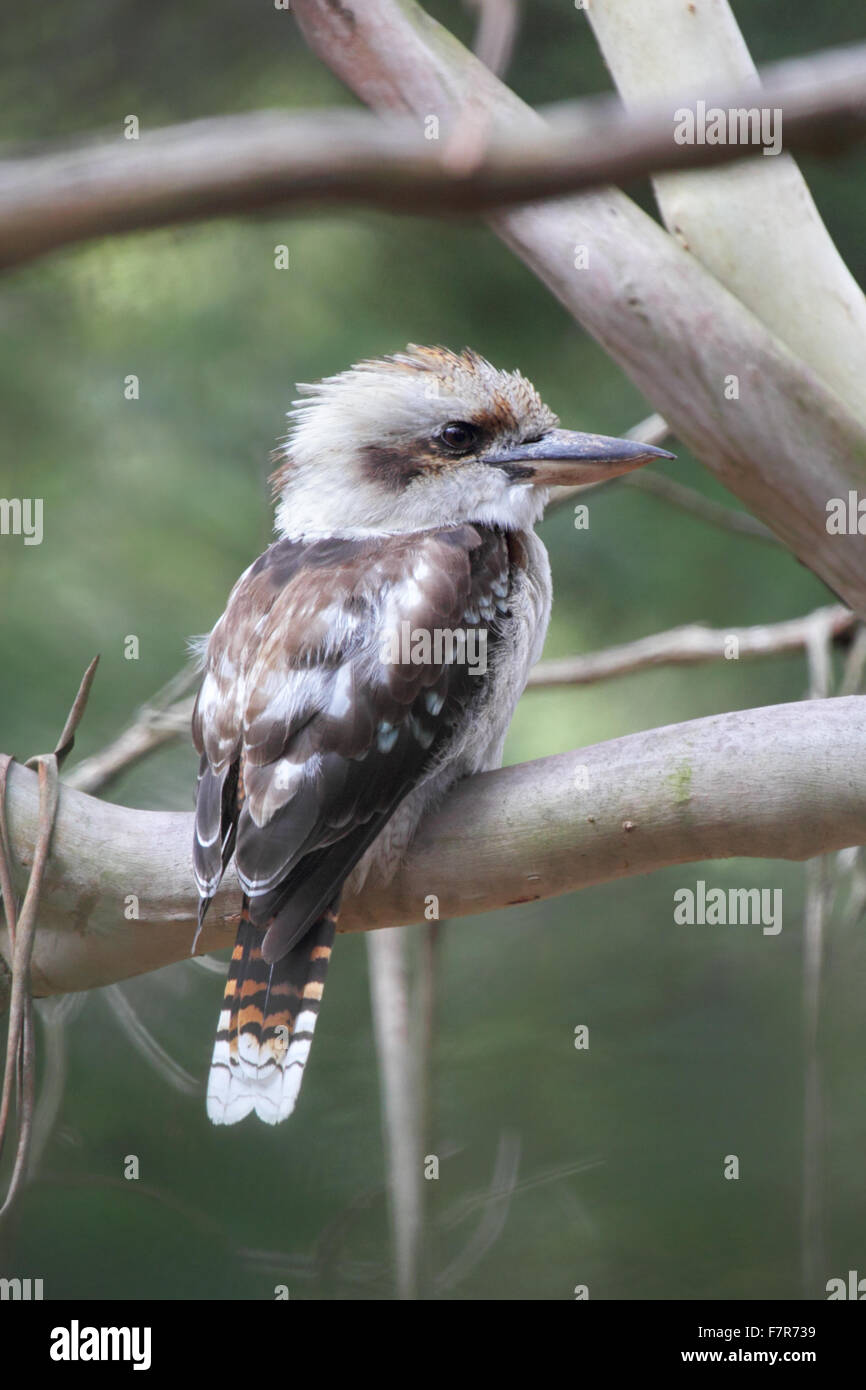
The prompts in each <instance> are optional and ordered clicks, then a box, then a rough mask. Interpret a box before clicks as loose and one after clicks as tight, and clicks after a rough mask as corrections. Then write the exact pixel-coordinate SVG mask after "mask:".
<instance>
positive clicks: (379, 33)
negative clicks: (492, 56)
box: [296, 0, 866, 616]
mask: <svg viewBox="0 0 866 1390" xmlns="http://www.w3.org/2000/svg"><path fill="white" fill-rule="evenodd" d="M296 13H297V16H298V20H299V22H300V24H301V26H302V28H303V30H304V33H305V35H306V36H307V38H308V40H309V41H310V42H311V44H312V45H313V47H314V48H315V49H316V51H317V52H318V53H319V54H320V55H321V56H322V57H323V58H324V60H325V61H326V62H327V63H329V64H330V66H331V67H332V68H333V69H334V70H335V71H336V72H337V73H338V75H339V76H341V77H342V78H343V79H344V80H345V81H346V82H347V83H348V84H349V86H350V87H352V88H353V90H354V91H356V92H357V93H358V95H359V96H361V97H362V98H363V99H364V100H365V101H367V102H368V103H369V104H370V105H372V106H374V107H375V108H376V109H386V110H397V111H405V110H406V109H407V108H408V109H409V110H412V111H414V112H415V113H416V114H417V115H420V116H423V115H425V114H427V113H430V112H433V113H436V114H438V115H439V117H440V119H441V120H442V121H443V122H444V121H451V122H456V121H458V120H459V119H460V117H461V113H464V112H465V111H466V110H467V106H468V105H469V106H470V109H471V110H474V111H475V112H482V113H486V114H487V115H488V116H489V119H490V120H491V121H493V122H495V125H496V127H497V128H500V127H505V128H508V129H511V130H514V129H527V128H528V129H531V128H533V126H535V125H536V124H537V122H538V119H539V118H538V116H537V114H536V113H535V112H533V111H531V110H530V108H528V107H527V106H525V105H524V104H523V103H522V102H521V101H520V100H519V99H518V98H517V97H516V96H515V95H514V94H513V93H512V92H510V91H509V90H508V88H507V87H504V86H503V85H502V83H501V82H498V81H497V80H496V78H495V77H493V75H492V74H491V73H489V72H487V71H486V69H484V68H483V67H482V66H481V64H480V63H478V61H477V60H476V59H475V58H473V56H472V55H471V54H470V53H467V52H466V50H465V49H463V48H462V47H461V45H460V44H459V43H458V42H457V41H456V40H455V39H454V38H453V36H452V35H450V34H448V33H447V32H446V31H445V30H444V29H442V28H441V27H440V26H439V25H437V24H435V23H434V21H433V20H431V19H430V17H429V16H428V15H426V14H424V12H423V11H422V10H421V9H420V8H419V7H418V6H417V5H415V4H412V3H411V2H410V0H400V2H399V3H397V0H366V3H365V5H364V6H363V8H361V7H356V8H355V9H354V10H353V11H352V14H351V22H350V21H349V18H347V12H346V10H345V8H341V7H334V6H332V5H330V4H328V3H327V0H297V5H296ZM765 100H769V98H768V96H767V94H766V93H765V94H764V95H763V96H762V97H761V102H762V104H763V102H764V101H765ZM748 104H749V105H752V104H754V102H753V101H752V102H749V103H748ZM763 162H764V163H769V161H768V160H764V161H763ZM491 222H492V225H493V227H494V229H495V230H496V232H497V233H498V234H499V235H500V236H501V237H502V238H503V240H504V241H505V242H506V243H507V244H508V245H509V246H510V247H511V249H512V250H513V251H514V252H515V253H516V254H517V255H518V256H520V257H521V259H523V260H524V261H525V262H526V263H527V265H529V266H530V268H531V269H532V270H534V271H535V273H536V274H537V275H538V276H539V278H540V279H541V280H543V281H544V283H545V284H546V285H547V286H548V287H549V288H550V290H551V291H552V292H553V293H554V294H555V295H556V296H557V298H559V299H560V300H561V301H562V303H563V304H564V305H565V306H566V307H567V308H568V309H569V310H570V312H571V313H572V314H574V316H575V317H576V318H577V319H578V320H579V321H580V322H581V323H582V324H583V325H584V326H585V327H586V328H587V329H588V330H589V332H591V333H593V334H594V335H595V337H596V338H598V340H599V342H600V343H602V344H603V346H604V347H605V349H606V350H607V351H608V352H609V353H610V355H611V356H612V357H613V358H614V359H615V360H616V361H617V362H619V363H620V365H621V366H622V367H623V369H624V370H625V371H626V372H627V373H628V374H629V376H630V377H631V378H632V380H633V381H634V382H635V383H636V385H637V386H638V387H639V388H640V389H641V390H642V391H643V392H644V394H645V395H646V396H647V398H648V399H649V400H651V401H652V402H653V404H654V405H655V406H656V408H657V409H658V410H660V411H661V412H662V414H663V415H664V417H665V419H666V420H668V422H669V424H670V426H671V429H672V430H673V431H674V433H675V434H676V435H677V437H678V438H680V439H682V440H683V441H684V442H685V443H686V444H688V445H689V447H690V448H691V449H692V450H693V452H694V453H695V454H697V456H698V457H699V458H700V459H701V461H702V462H703V463H705V464H706V465H707V467H709V468H711V469H712V470H713V472H714V473H715V474H716V475H717V476H718V477H719V479H720V480H721V482H722V483H723V484H724V485H725V486H726V487H727V488H728V489H729V490H730V491H731V492H733V493H735V494H736V495H737V496H738V497H739V498H740V499H741V501H742V502H743V503H744V504H745V505H746V506H747V507H748V508H749V510H750V511H753V512H755V513H756V514H757V515H758V516H760V517H761V518H762V519H763V520H764V521H765V522H766V523H767V524H768V525H769V526H770V527H771V528H772V530H773V531H774V532H775V534H776V535H777V536H778V537H779V538H780V539H781V540H782V541H783V542H784V543H785V544H786V545H787V546H789V547H790V549H792V550H793V551H794V552H795V554H797V555H798V556H799V557H800V559H801V560H802V561H803V562H804V563H805V564H807V565H809V566H810V568H812V569H813V570H815V572H816V573H817V574H819V575H820V576H821V577H822V578H823V579H824V580H825V582H826V583H827V584H828V585H829V586H830V588H832V589H833V590H834V592H836V593H838V594H839V595H840V596H841V597H842V598H843V599H844V600H845V601H846V602H847V603H849V604H850V606H851V607H852V608H854V609H855V610H857V611H858V612H860V613H861V614H862V615H864V616H866V547H864V546H863V538H862V536H860V535H858V534H857V533H856V529H849V531H848V533H847V534H843V535H835V534H833V535H831V534H829V533H828V530H827V507H828V503H829V502H830V500H831V499H836V498H841V499H846V498H847V497H848V495H849V493H855V494H857V492H858V489H859V491H860V493H861V494H862V491H863V489H864V483H866V409H864V408H863V407H862V405H861V406H860V408H859V409H855V408H853V407H851V406H850V405H849V406H846V404H845V403H844V402H843V400H842V399H841V398H840V395H839V394H838V393H839V391H840V390H841V389H842V383H841V382H840V383H838V385H837V383H836V382H835V381H828V380H827V379H825V378H820V377H819V376H818V375H817V374H816V373H815V371H814V370H813V369H812V368H810V367H809V366H807V364H805V363H804V362H802V361H801V360H800V359H799V358H797V357H796V356H795V355H794V354H793V353H792V352H791V351H790V350H789V349H788V348H787V347H786V346H785V344H783V343H782V342H781V341H780V340H779V339H778V338H777V337H776V336H775V335H774V334H773V333H772V331H771V330H770V329H769V328H767V327H766V326H765V325H764V324H762V323H761V322H760V320H759V319H758V318H757V317H756V316H755V315H754V314H753V313H752V312H750V311H749V309H747V308H746V307H745V306H744V305H743V304H741V303H740V302H739V301H738V300H737V299H736V298H735V297H734V295H733V294H731V293H730V292H729V291H727V290H725V289H724V287H723V286H722V285H720V284H719V282H718V280H716V279H715V278H714V277H713V276H712V275H711V274H709V273H708V271H706V270H705V269H704V267H703V266H701V265H700V264H698V263H697V262H696V261H695V259H694V258H693V257H692V256H690V255H689V254H688V253H687V252H686V251H685V250H684V249H683V247H682V246H680V245H679V244H678V243H677V242H676V241H675V240H674V238H673V237H671V236H669V235H668V234H667V233H665V232H664V231H662V229H661V228H659V227H658V225H657V224H656V223H654V222H653V221H652V219H651V218H649V217H647V216H646V215H645V214H644V213H643V212H641V210H640V209H639V208H638V207H636V206H635V204H634V203H632V202H631V201H630V200H629V199H628V198H626V197H625V196H624V195H623V194H621V193H619V192H617V191H616V190H615V189H605V190H603V191H602V192H599V193H595V194H590V195H584V196H582V197H578V198H569V199H562V200H559V201H557V202H555V203H545V204H534V205H532V206H524V207H520V208H516V209H513V210H511V211H501V212H498V213H496V214H495V215H494V216H493V217H492V218H491ZM771 273H773V267H772V266H768V267H767V274H771ZM816 302H818V303H820V299H819V300H817V301H816ZM861 377H862V372H861Z"/></svg>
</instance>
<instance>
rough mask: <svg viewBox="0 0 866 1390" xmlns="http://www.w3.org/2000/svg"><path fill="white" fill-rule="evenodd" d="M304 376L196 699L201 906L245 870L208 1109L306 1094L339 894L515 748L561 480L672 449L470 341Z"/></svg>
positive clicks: (396, 856) (397, 853)
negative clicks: (596, 423) (538, 529)
mask: <svg viewBox="0 0 866 1390" xmlns="http://www.w3.org/2000/svg"><path fill="white" fill-rule="evenodd" d="M298 389H299V390H300V391H301V392H302V399H301V400H300V401H298V402H296V404H295V407H294V410H293V412H292V416H291V427H290V431H289V435H288V438H287V442H286V445H285V449H284V451H283V453H282V454H281V456H280V463H279V467H278V468H277V470H276V472H275V473H274V475H273V484H274V494H275V498H276V504H277V515H276V529H277V531H278V533H279V537H280V538H279V540H277V541H276V542H275V543H274V544H273V545H272V546H270V547H269V549H268V550H266V551H265V553H264V554H263V555H260V556H259V558H258V559H257V560H256V561H255V563H254V564H252V565H251V566H250V567H249V569H248V570H247V571H246V572H245V573H244V574H243V575H241V577H240V579H239V580H238V582H237V583H236V585H235V587H234V589H233V590H232V592H231V595H230V596H229V600H228V604H227V607H226V610H225V612H224V614H223V615H222V617H221V618H220V620H219V622H218V623H217V624H216V627H215V628H214V629H213V632H212V633H211V634H210V638H209V639H208V642H207V649H206V659H205V673H204V677H203V680H202V684H201V688H200V690H199V693H198V698H197V700H196V706H195V712H194V715H193V738H194V741H195V745H196V748H197V749H198V751H199V753H200V754H201V767H200V771H199V780H198V791H197V800H196V816H195V844H194V853H193V859H194V866H195V876H196V881H197V884H198V890H199V894H200V897H201V903H200V911H199V922H200V923H201V921H202V920H203V918H204V914H205V912H206V911H207V908H208V905H209V903H210V901H211V899H212V897H213V895H214V893H215V892H216V890H217V887H218V886H219V883H220V879H221V878H222V875H223V873H224V871H225V869H226V866H227V865H228V863H229V861H230V860H231V858H232V855H234V858H235V865H236V868H237V874H238V878H239V880H240V884H241V888H242V890H243V899H242V908H241V914H240V926H239V928H238V934H237V941H236V944H235V948H234V951H233V954H232V959H231V965H230V967H229V974H228V980H227V983H226V989H225V998H224V1001H223V1009H222V1013H221V1015H220V1019H219V1025H218V1031H217V1037H216V1045H215V1048H214V1053H213V1061H212V1064H211V1070H210V1079H209V1084H208V1096H207V1108H208V1114H209V1116H210V1118H211V1119H212V1120H213V1121H214V1123H216V1124H233V1123H234V1122H235V1121H237V1120H240V1119H242V1118H243V1117H244V1116H245V1115H247V1114H249V1112H250V1111H251V1110H255V1112H256V1114H257V1115H258V1116H259V1117H260V1118H261V1119H263V1120H266V1121H267V1122H268V1123H271V1124H275V1123H277V1122H278V1121H280V1120H283V1119H285V1118H286V1116H288V1115H290V1114H291V1112H292V1110H293V1109H294V1106H295V1102H296V1100H297V1097H298V1092H299V1090H300V1086H301V1081H302V1079H303V1074H304V1067H305V1065H306V1062H307V1057H308V1055H309V1051H310V1044H311V1041H312V1037H313V1031H314V1029H315V1026H316V1018H317V1015H318V1011H319V1005H320V1002H321V998H322V989H323V986H324V982H325V974H326V971H327V968H328V963H329V960H330V956H331V948H332V945H333V941H334V929H335V924H336V921H337V914H338V911H339V904H340V896H341V893H342V892H343V891H344V889H347V890H349V891H357V889H358V888H359V887H360V885H361V884H362V883H363V881H364V878H365V877H366V875H367V874H368V873H369V872H370V871H371V870H372V871H373V872H375V873H376V874H378V875H381V876H383V877H384V878H385V879H387V878H388V877H389V876H390V875H392V874H393V873H394V871H395V870H396V868H397V866H398V864H399V862H400V860H401V858H402V856H403V854H404V853H405V851H406V849H407V846H408V845H409V843H410V841H411V839H412V836H413V834H414V833H415V829H416V827H417V825H418V823H419V821H420V819H421V817H422V816H423V815H424V814H425V812H426V811H428V810H429V809H430V808H431V806H432V805H434V804H435V803H436V802H437V801H438V799H439V798H440V797H442V795H443V794H444V793H445V792H446V791H447V790H448V788H449V787H450V786H451V785H452V784H453V783H454V782H455V781H456V780H457V779H458V778H460V777H464V776H467V775H469V774H471V773H474V772H479V771H483V770H486V769H489V768H493V767H497V766H498V765H499V763H500V760H501V757H502V748H503V744H504V741H505V734H506V731H507V729H508V725H509V723H510V721H511V716H512V714H513V712H514V708H515V705H516V704H517V701H518V699H519V697H520V695H521V692H522V691H523V687H524V684H525V682H526V678H527V675H528V673H529V670H530V667H531V666H532V665H533V664H534V662H535V661H536V660H537V658H538V656H539V655H540V652H541V647H542V644H543V642H544V636H545V631H546V628H547V622H548V618H549V614H550V603H551V585H550V569H549V565H548V559H547V552H546V551H545V549H544V546H543V545H542V544H541V542H540V541H539V540H538V538H537V537H536V535H535V532H534V530H533V526H534V523H535V522H536V521H537V520H538V519H539V517H540V516H541V513H542V511H543V508H544V505H545V502H546V501H547V497H548V492H549V489H550V488H551V487H552V486H556V485H558V484H575V483H592V482H598V481H601V480H604V479H606V478H609V477H613V476H615V475H616V474H619V473H625V472H627V471H629V470H630V469H633V468H637V467H639V466H640V465H641V464H643V463H645V462H647V460H648V459H650V458H671V457H673V456H672V455H671V454H667V453H665V452H664V451H663V450H661V449H655V448H653V447H651V446H649V445H646V444H641V443H637V442H635V441H633V440H627V439H609V438H606V437H605V436H603V435H596V434H577V433H572V432H570V431H567V430H562V429H560V428H559V422H558V420H557V418H556V416H555V415H554V414H553V412H552V411H550V410H549V409H548V408H547V406H546V405H544V404H543V402H542V401H541V399H540V398H539V396H538V394H537V392H536V391H535V389H534V387H533V386H532V385H531V384H530V383H529V382H528V381H527V380H526V378H525V377H523V376H521V375H520V373H519V372H502V371H497V370H496V369H495V368H494V367H492V366H491V365H490V363H489V362H486V361H485V360H484V359H483V358H482V357H479V356H478V355H477V354H476V353H474V352H471V351H468V350H467V351H464V352H462V353H459V354H456V353H453V352H450V351H447V350H445V349H443V348H421V347H415V346H410V347H409V348H407V350H406V352H405V353H398V354H396V355H395V356H393V357H388V358H385V359H383V360H381V361H367V362H361V363H359V364H358V365H357V366H355V367H352V368H351V370H349V371H346V372H343V373H341V374H340V375H339V376H334V377H328V378H326V379H325V380H324V381H321V382H319V383H318V384H316V385H314V386H300V387H299V388H298ZM420 897H421V898H423V892H422V893H421V894H420Z"/></svg>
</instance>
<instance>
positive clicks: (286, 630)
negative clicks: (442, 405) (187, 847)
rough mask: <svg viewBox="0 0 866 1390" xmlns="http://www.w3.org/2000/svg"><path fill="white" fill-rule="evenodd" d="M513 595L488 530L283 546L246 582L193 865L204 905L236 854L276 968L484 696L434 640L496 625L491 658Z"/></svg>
mask: <svg viewBox="0 0 866 1390" xmlns="http://www.w3.org/2000/svg"><path fill="white" fill-rule="evenodd" d="M508 591H509V560H508V550H507V545H506V541H505V538H504V537H503V535H502V534H501V533H500V532H498V531H496V530H494V529H492V528H484V527H473V526H461V527H457V528H453V529H443V530H439V531H426V532H419V533H414V534H412V535H408V536H394V537H385V538H381V539H376V540H325V541H314V542H300V541H289V540H283V541H278V542H277V543H276V544H275V545H273V546H271V547H270V549H269V550H267V551H266V552H265V554H264V555H262V556H261V557H260V558H259V559H258V560H257V561H256V562H255V564H254V565H253V566H251V568H250V569H249V570H248V571H247V572H246V574H245V575H243V576H242V578H241V579H240V580H239V581H238V583H237V585H236V586H235V588H234V590H233V592H232V594H231V597H230V599H229V603H228V606H227V608H226V612H225V613H224V615H223V617H222V618H221V619H220V621H219V623H218V624H217V626H216V627H215V629H214V631H213V633H212V635H211V638H210V642H209V645H208V654H207V669H206V674H205V677H204V680H203V683H202V687H201V690H200V692H199V696H198V699H197V702H196V709H195V713H194V716H193V737H194V739H195V743H196V747H197V748H198V749H199V751H200V752H201V754H202V761H201V771H200V777H199V786H198V795H197V805H196V840H195V847H194V862H195V870H196V877H197V880H198V884H199V891H200V893H201V895H202V898H203V900H204V903H203V906H204V907H206V905H207V902H208V901H209V900H210V898H211V896H212V895H213V893H214V892H215V891H216V887H217V885H218V883H219V880H220V878H221V876H222V873H223V871H224V869H225V866H226V864H227V863H228V861H229V859H230V858H231V854H232V852H234V854H235V860H236V866H237V871H238V877H239V879H240V882H241V885H242V887H243V889H244V892H245V893H246V894H247V895H248V896H249V898H250V917H251V920H252V921H253V923H254V924H256V925H259V926H264V925H266V924H270V926H269V931H268V936H267V937H266V939H265V943H264V946H263V954H264V955H265V959H266V960H277V959H279V958H280V957H281V956H282V955H284V954H285V952H286V951H288V950H289V949H290V948H291V947H292V945H294V944H295V942H297V941H298V940H299V939H300V938H301V936H303V934H304V932H305V931H307V930H308V929H309V927H310V926H311V925H312V923H313V922H314V921H315V920H316V919H317V917H318V916H319V915H320V913H321V912H322V911H323V910H324V908H325V907H327V906H328V904H330V903H332V902H333V901H334V900H335V898H336V897H337V896H338V895H339V891H340V888H341V886H342V883H343V881H344V879H345V878H346V876H347V875H348V874H349V873H350V871H351V869H352V868H353V867H354V865H355V864H356V863H357V861H358V859H359V858H360V857H361V855H362V854H363V853H364V851H365V850H366V848H367V847H368V845H369V844H370V843H371V842H372V840H373V839H375V837H376V835H377V834H378V833H379V831H380V830H381V829H382V826H383V825H384V824H385V822H386V821H387V819H388V818H389V816H390V815H391V814H392V813H393V811H394V809H395V808H396V806H397V805H398V804H399V802H400V801H401V800H402V798H403V797H404V796H405V795H406V794H407V792H408V791H409V790H411V788H412V787H413V786H415V785H416V784H417V783H418V781H419V780H420V779H421V778H423V777H424V776H425V775H427V774H428V773H429V772H430V770H431V769H432V768H433V767H434V766H435V764H436V761H437V759H438V758H439V757H440V755H441V751H442V748H443V745H444V744H446V743H447V741H448V737H449V734H450V732H451V730H452V728H453V726H454V723H455V721H456V720H457V719H458V718H459V717H460V715H461V714H462V713H463V712H464V711H465V710H466V708H467V706H468V705H469V704H470V702H471V700H472V699H473V697H474V696H475V695H476V694H477V693H478V687H479V682H481V681H483V679H484V677H483V675H473V674H472V673H471V667H470V665H469V663H467V661H466V660H465V659H464V660H462V661H461V660H456V661H455V660H450V659H448V656H449V652H448V642H447V640H446V641H445V643H444V649H443V650H438V651H437V648H436V642H435V635H436V633H439V634H442V633H450V632H453V631H455V630H462V631H464V632H468V631H470V630H471V631H473V632H475V633H476V634H478V633H480V632H482V631H483V632H484V633H485V634H486V637H485V640H486V641H487V644H488V656H489V650H490V645H491V642H495V641H496V640H497V638H498V636H499V634H500V632H501V626H502V623H503V621H504V620H505V618H506V617H507V613H508V608H507V596H508ZM424 634H428V642H427V646H428V647H429V650H426V649H425V641H424V636H423V635H424ZM451 655H453V653H452V654H451ZM437 658H439V659H437ZM443 658H444V659H443Z"/></svg>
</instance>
